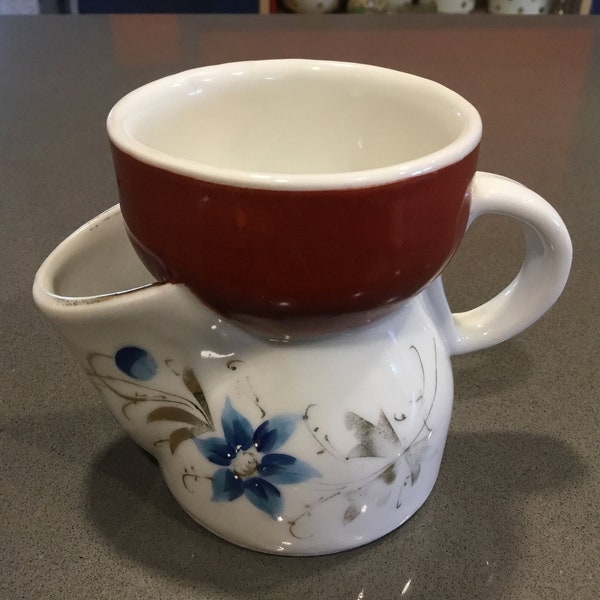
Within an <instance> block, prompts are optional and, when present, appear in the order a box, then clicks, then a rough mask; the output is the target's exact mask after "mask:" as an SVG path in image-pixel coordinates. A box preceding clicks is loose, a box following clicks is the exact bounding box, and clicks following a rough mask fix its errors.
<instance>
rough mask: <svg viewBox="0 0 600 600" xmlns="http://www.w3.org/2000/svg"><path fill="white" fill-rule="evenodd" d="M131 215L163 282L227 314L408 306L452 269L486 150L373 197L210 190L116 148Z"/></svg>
mask: <svg viewBox="0 0 600 600" xmlns="http://www.w3.org/2000/svg"><path fill="white" fill-rule="evenodd" d="M113 158H114V163H115V169H116V174H117V182H118V187H119V194H120V199H121V208H122V212H123V216H124V218H125V222H126V223H127V226H128V228H129V232H130V236H131V239H132V242H133V244H134V246H136V250H137V251H138V253H139V254H140V256H141V257H142V259H143V260H144V262H145V263H146V265H147V266H148V267H149V268H150V270H151V271H152V272H153V274H154V275H155V276H156V277H157V278H159V279H168V280H169V281H172V282H183V283H185V284H187V285H188V286H189V287H190V288H191V289H192V290H193V291H194V293H196V294H197V295H198V296H199V297H200V298H201V299H202V300H203V301H205V302H206V303H207V304H208V305H210V306H213V307H214V308H216V309H217V310H219V311H220V312H222V313H223V314H225V315H233V316H242V317H243V316H244V315H247V316H249V317H251V318H260V319H262V318H267V319H273V318H291V319H293V318H296V317H315V316H327V315H339V314H345V313H355V312H357V311H369V310H371V309H375V308H380V307H382V306H383V305H385V304H392V303H395V302H398V301H400V300H404V299H406V298H408V297H410V296H413V295H414V294H415V293H417V292H418V291H420V290H421V289H423V287H425V286H426V285H427V284H428V283H430V282H431V281H432V280H433V279H434V278H435V277H436V276H437V275H438V274H439V273H440V272H441V270H442V269H443V267H444V266H445V264H446V263H447V262H448V260H449V259H450V257H451V256H452V254H453V253H454V251H455V250H456V248H457V246H458V244H459V243H460V241H461V239H462V236H463V233H464V231H465V228H466V224H467V219H468V216H469V207H470V197H469V195H468V194H467V189H468V186H469V182H470V181H471V178H472V177H473V174H474V172H475V165H476V159H477V149H475V150H474V151H473V152H471V153H470V154H469V155H468V156H467V157H465V158H464V159H462V160H461V161H459V162H457V163H455V164H453V165H450V166H448V167H444V168H442V169H439V170H438V171H434V172H431V173H427V174H424V175H420V176H417V177H413V178H410V179H407V180H403V181H399V182H397V183H392V184H386V185H381V186H375V187H367V188H359V189H344V190H333V191H332V190H324V191H308V192H306V191H275V190H260V189H247V188H241V189H240V188H236V187H230V186H227V185H221V184H215V183H210V182H206V181H200V180H197V179H193V178H191V177H187V176H182V175H177V174H174V173H171V172H168V171H165V170H163V169H159V168H157V167H154V166H150V165H148V164H145V163H143V162H140V161H139V160H137V159H135V158H133V157H131V156H130V155H128V154H126V153H124V152H122V151H121V150H119V149H118V148H116V147H115V146H113Z"/></svg>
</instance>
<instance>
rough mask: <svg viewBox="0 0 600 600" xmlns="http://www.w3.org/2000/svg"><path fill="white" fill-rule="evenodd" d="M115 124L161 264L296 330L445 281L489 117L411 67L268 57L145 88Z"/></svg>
mask: <svg viewBox="0 0 600 600" xmlns="http://www.w3.org/2000/svg"><path fill="white" fill-rule="evenodd" d="M108 131H109V136H110V140H111V144H112V150H113V157H114V164H115V170H116V176H117V182H118V188H119V194H120V201H121V208H122V212H123V216H124V219H125V222H126V224H127V228H128V233H129V235H130V239H131V241H132V243H133V245H134V247H135V248H136V250H137V252H138V254H139V255H140V257H141V258H142V260H143V261H144V263H145V264H146V266H147V267H148V268H149V269H150V271H151V272H152V273H153V274H154V275H155V276H156V277H157V278H158V279H160V280H168V281H172V282H183V283H185V284H186V285H187V286H189V287H190V288H191V289H192V290H193V292H194V293H195V294H196V295H197V296H198V297H199V298H200V299H201V300H202V301H204V302H205V303H206V304H208V305H209V306H211V307H213V308H215V309H217V310H218V311H219V312H221V313H222V314H224V315H225V316H228V317H231V318H233V319H235V320H237V321H239V322H242V323H246V324H247V325H249V326H251V327H255V328H258V329H263V330H264V329H266V330H267V331H270V332H272V333H276V334H286V333H290V332H291V333H293V332H295V331H298V330H300V331H304V332H310V333H313V332H315V331H316V332H322V331H325V330H328V329H336V328H339V327H340V326H347V325H354V324H357V323H366V322H368V321H370V320H371V319H373V318H374V316H376V315H378V314H381V313H385V312H386V311H387V310H389V309H390V308H392V307H394V306H396V305H397V304H398V303H400V302H402V301H403V300H405V299H407V298H410V297H412V296H414V295H415V294H417V293H418V292H419V291H420V290H422V289H423V288H424V287H426V286H427V285H428V284H429V283H430V282H431V281H433V280H434V279H435V278H436V277H437V276H438V275H439V274H440V272H441V271H442V269H443V268H444V266H445V265H446V263H447V262H448V261H449V259H450V258H451V256H452V254H453V253H454V251H455V250H456V248H457V247H458V245H459V243H460V241H461V239H462V236H463V233H464V231H465V229H466V226H467V222H468V219H469V211H470V194H469V185H470V182H471V180H472V178H473V176H474V173H475V169H476V161H477V150H478V145H479V141H480V137H481V120H480V117H479V115H478V113H477V111H476V110H475V108H474V107H473V106H472V105H471V104H470V103H469V102H467V101H466V100H465V99H463V98H462V97H461V96H459V95H458V94H456V93H455V92H453V91H451V90H449V89H447V88H445V87H444V86H442V85H439V84H437V83H435V82H432V81H429V80H426V79H422V78H420V77H416V76H414V75H409V74H406V73H401V72H397V71H393V70H389V69H383V68H379V67H374V66H367V65H358V64H350V63H339V62H326V61H312V60H269V61H257V62H243V63H232V64H225V65H219V66H211V67H205V68H199V69H193V70H190V71H186V72H183V73H180V74H177V75H173V76H170V77H166V78H164V79H161V80H158V81H155V82H153V83H150V84H148V85H145V86H143V87H141V88H139V89H137V90H135V91H133V92H132V93H130V94H129V95H127V96H125V97H124V98H123V99H122V100H120V101H119V102H118V103H117V104H116V106H115V107H114V108H113V110H112V111H111V113H110V115H109V118H108Z"/></svg>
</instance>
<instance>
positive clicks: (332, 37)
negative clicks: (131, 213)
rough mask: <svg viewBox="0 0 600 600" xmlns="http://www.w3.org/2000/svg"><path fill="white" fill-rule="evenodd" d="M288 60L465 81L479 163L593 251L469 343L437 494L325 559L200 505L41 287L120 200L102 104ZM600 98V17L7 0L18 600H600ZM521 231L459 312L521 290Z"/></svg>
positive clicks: (2, 435) (480, 248) (11, 457)
mask: <svg viewBox="0 0 600 600" xmlns="http://www.w3.org/2000/svg"><path fill="white" fill-rule="evenodd" d="M288 56H303V57H318V58H332V59H340V60H349V61H357V62H368V63H375V64H379V65H383V66H388V67H393V68H397V69H400V70H406V71H410V72H414V73H417V74H420V75H423V76H426V77H430V78H433V79H436V80H438V81H440V82H442V83H444V84H446V85H448V86H450V87H452V88H454V89H455V90H457V91H458V92H460V93H461V94H462V95H464V96H466V97H467V98H468V99H469V100H471V101H472V102H473V103H474V104H475V105H476V106H477V107H478V108H479V110H480V112H481V114H482V117H483V120H484V141H483V145H482V149H481V160H480V168H481V169H482V170H487V171H494V172H498V173H501V174H503V175H507V176H510V177H512V178H515V179H517V180H519V181H521V182H523V183H525V184H526V185H527V186H529V187H531V188H533V189H535V190H536V191H537V192H539V193H540V194H541V195H542V196H544V197H545V198H547V199H548V201H549V202H550V203H551V204H553V205H554V206H555V207H556V208H557V210H558V211H559V212H560V213H561V215H562V216H563V218H564V220H565V222H566V224H567V226H568V228H569V230H570V232H571V235H572V237H573V242H574V249H575V259H574V264H573V270H572V274H571V278H570V281H569V283H568V286H567V289H566V290H565V292H564V294H563V296H562V298H561V299H560V300H559V302H558V303H557V304H556V306H555V307H554V308H553V309H552V310H551V311H550V312H549V313H548V314H547V315H546V316H545V317H544V318H542V319H541V320H540V321H539V322H538V323H537V324H535V325H534V326H533V327H531V328H530V329H529V330H527V331H526V332H525V333H523V334H522V335H520V336H518V337H517V338H515V339H513V340H511V341H508V342H505V343H504V344H501V345H499V346H497V347H495V348H492V349H490V350H487V351H483V352H479V353H476V354H472V355H467V356H462V357H460V358H457V359H453V364H454V369H455V379H456V394H455V407H454V413H453V420H452V425H451V431H450V435H449V439H448V444H447V448H446V454H445V458H444V461H443V463H442V470H441V473H440V477H439V480H438V483H437V485H436V487H435V489H434V491H433V494H432V495H431V497H430V499H429V500H428V501H427V503H426V504H425V505H424V507H423V508H422V509H421V510H420V511H419V512H418V513H417V514H416V515H415V516H414V517H413V518H412V519H411V520H410V521H409V522H408V523H406V524H405V525H404V526H403V527H401V528H400V529H398V530H396V531H395V532H393V533H392V534H390V535H388V536H387V537H385V538H384V539H382V540H380V541H378V542H375V543H372V544H370V545H368V546H365V547H363V548H360V549H358V550H354V551H350V552H346V553H342V554H337V555H332V556H327V557H317V558H284V557H273V556H266V555H261V554H257V553H253V552H250V551H247V550H242V549H239V548H237V547H235V546H232V545H230V544H228V543H227V542H224V541H221V540H220V539H218V538H216V537H214V536H213V535H212V534H210V533H208V532H206V531H204V530H203V529H202V528H200V527H199V526H198V525H196V524H195V523H194V522H192V521H191V519H190V518H188V517H187V516H186V514H185V513H184V512H183V511H182V510H181V509H180V508H179V507H178V505H177V504H176V503H175V501H174V500H173V499H172V497H171V496H170V493H169V492H168V490H167V488H166V486H165V484H164V483H163V481H162V479H161V476H160V473H159V471H158V468H157V466H156V465H155V463H154V462H153V461H152V460H151V459H150V458H149V457H147V456H146V455H145V454H144V452H142V451H141V450H139V449H138V448H137V447H136V446H135V445H134V444H133V443H132V442H130V441H129V440H128V439H127V438H126V437H125V436H124V434H123V433H122V432H121V430H120V429H119V428H118V427H117V424H116V423H115V422H114V421H113V420H112V418H111V417H110V415H109V414H108V412H106V411H105V410H104V408H103V407H102V406H101V404H100V401H99V399H97V397H96V396H95V393H94V391H93V389H92V387H91V386H90V385H89V384H88V383H87V382H86V380H85V379H84V377H83V375H81V374H80V373H79V370H78V367H77V366H76V365H75V363H74V361H73V360H72V359H71V357H70V356H69V355H68V354H67V351H66V350H65V348H64V346H63V345H62V342H61V341H60V340H59V338H58V337H57V335H56V334H55V333H54V331H53V330H52V329H51V328H50V326H49V325H48V324H47V323H46V322H45V321H44V319H43V318H42V317H41V315H40V314H38V312H37V311H36V309H35V307H34V305H33V301H32V300H31V284H32V280H33V276H34V273H35V271H36V269H37V267H38V266H39V264H40V263H41V262H42V260H43V259H44V258H45V256H46V255H47V254H48V253H49V252H50V251H51V250H52V249H53V248H54V246H55V245H56V244H57V243H58V242H60V241H61V240H62V239H63V238H64V237H65V236H66V235H67V234H69V233H70V232H71V231H73V230H74V229H75V228H76V227H77V226H79V225H80V224H82V223H83V222H85V221H86V220H88V219H90V218H91V217H93V216H94V215H96V214H98V213H99V212H101V211H102V210H104V209H106V208H107V207H109V206H111V205H112V204H114V203H116V201H117V199H116V195H115V194H116V186H115V182H114V177H113V173H112V165H111V159H110V154H109V148H108V144H107V140H106V135H105V129H104V121H105V117H106V114H107V112H108V110H109V109H110V107H111V106H112V104H113V103H114V102H115V101H116V100H117V99H118V98H119V97H121V96H122V95H123V94H124V93H126V92H127V91H129V90H131V89H133V88H135V87H137V86H138V85H140V84H142V83H145V82H147V81H150V80H152V79H155V78H157V77H160V76H163V75H165V74H168V73H172V72H176V71H180V70H183V69H186V68H190V67H194V66H199V65H204V64H210V63H218V62H225V61H230V60H244V59H251V58H267V57H288ZM599 109H600V21H598V20H596V19H594V18H579V17H539V18H538V17H533V18H521V17H509V18H502V17H492V16H489V15H478V16H469V17H458V18H455V17H443V16H440V15H422V16H398V17H397V18H395V17H389V18H386V17H381V18H371V17H367V16H358V15H355V16H345V15H335V16H330V17H324V18H312V17H299V16H295V15H284V16H271V17H258V16H256V17H251V16H245V17H241V16H240V17H237V16H230V17H215V16H211V17H208V16H206V17H202V16H190V15H186V16H181V17H178V16H105V17H83V16H55V17H52V16H44V17H3V18H1V19H0V152H1V161H0V207H1V210H2V215H1V216H2V218H1V219H0V240H1V241H2V253H1V254H0V264H1V266H2V280H1V283H0V302H1V310H0V352H1V359H0V360H1V362H0V365H1V367H2V377H1V378H0V401H1V403H2V404H1V406H0V444H1V451H0V456H1V457H2V460H1V467H0V469H1V474H2V482H1V487H0V528H1V530H2V544H1V548H2V550H1V552H2V554H1V567H0V597H2V598H7V599H13V598H28V599H29V598H43V599H52V598H74V599H75V598H85V599H89V598H120V599H128V598H146V599H149V598H196V599H197V598H204V599H207V600H208V599H214V600H216V599H227V600H230V599H233V598H235V599H240V600H251V599H255V598H256V599H257V598H270V599H280V598H282V599H283V598H292V597H294V598H295V597H301V598H335V599H338V598H340V599H341V598H344V599H348V600H355V599H363V598H364V599H374V598H377V599H379V600H390V599H395V598H404V597H406V598H415V599H416V598H427V599H435V600H437V599H445V598H457V599H478V598H486V599H488V598H489V599H497V598H510V599H527V600H532V599H533V600H535V599H540V600H547V599H554V598H573V599H584V600H587V599H589V600H592V599H594V600H595V599H597V598H598V597H600V546H599V543H600V542H599V541H600V453H599V448H600V444H599V438H600V434H599V431H600V407H599V406H598V395H599V391H600V376H599V373H600V369H599V368H598V364H599V361H598V355H599V352H600V347H599V341H598V340H599V339H600V327H599V322H600V320H599V317H598V302H597V300H598V295H599V291H600V285H599V283H600V244H599V241H598V240H599V239H600V209H599V190H600V177H599V168H598V164H599V157H600V114H599ZM290 110H293V108H292V107H290ZM522 251H523V242H522V239H521V234H520V231H519V228H518V227H517V226H516V225H515V224H514V223H512V222H509V221H507V220H505V219H501V218H494V217H488V218H485V219H483V220H482V221H481V222H478V223H476V224H475V226H474V227H473V228H472V229H471V230H470V231H469V232H468V234H467V237H466V239H465V241H464V243H463V246H462V247H461V249H460V250H459V253H458V254H457V256H456V257H455V258H454V259H453V262H452V263H451V265H450V266H449V267H448V270H447V273H446V275H445V280H446V285H447V288H448V293H449V297H450V300H451V304H452V306H453V308H455V309H465V308H468V307H470V306H474V305H476V304H477V303H479V302H481V301H482V300H484V299H487V298H488V297H490V295H491V294H493V293H495V292H497V291H499V290H500V289H501V288H502V287H503V285H504V284H506V283H507V282H508V281H509V280H510V277H511V276H512V275H513V274H514V272H515V270H516V269H517V267H518V264H519V259H520V257H521V255H522Z"/></svg>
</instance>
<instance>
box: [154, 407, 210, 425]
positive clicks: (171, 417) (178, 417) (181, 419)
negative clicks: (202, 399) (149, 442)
mask: <svg viewBox="0 0 600 600" xmlns="http://www.w3.org/2000/svg"><path fill="white" fill-rule="evenodd" d="M155 421H176V422H177V423H189V424H190V425H199V424H200V423H202V421H201V420H200V419H199V418H198V417H197V416H196V415H194V414H192V413H191V412H188V411H187V410H183V409H182V408H177V407H175V406H161V407H160V408H157V409H155V410H153V411H152V412H151V413H150V414H149V415H148V417H147V418H146V422H147V423H154V422H155Z"/></svg>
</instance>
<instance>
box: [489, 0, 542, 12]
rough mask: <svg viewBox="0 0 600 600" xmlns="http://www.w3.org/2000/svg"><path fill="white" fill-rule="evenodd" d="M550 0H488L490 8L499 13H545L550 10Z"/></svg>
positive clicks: (491, 10)
mask: <svg viewBox="0 0 600 600" xmlns="http://www.w3.org/2000/svg"><path fill="white" fill-rule="evenodd" d="M550 7H551V2H549V0H488V9H489V11H490V12H491V13H494V14H499V15H543V14H547V13H549V12H550Z"/></svg>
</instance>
